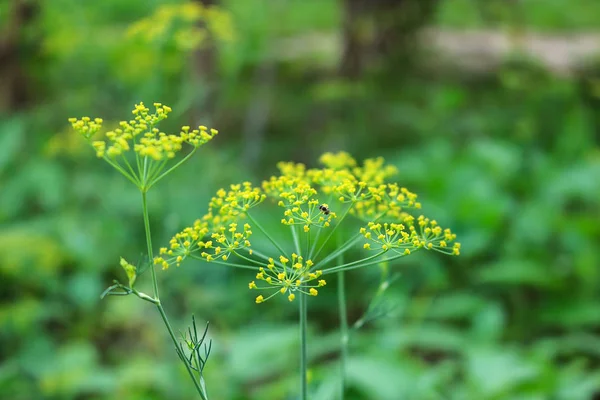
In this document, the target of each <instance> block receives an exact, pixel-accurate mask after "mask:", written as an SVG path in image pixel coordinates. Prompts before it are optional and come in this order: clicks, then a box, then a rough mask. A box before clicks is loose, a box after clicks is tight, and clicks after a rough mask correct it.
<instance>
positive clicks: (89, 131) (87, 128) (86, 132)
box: [69, 117, 103, 139]
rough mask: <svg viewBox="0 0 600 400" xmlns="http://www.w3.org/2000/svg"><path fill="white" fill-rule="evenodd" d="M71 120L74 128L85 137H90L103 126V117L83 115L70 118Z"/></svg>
mask: <svg viewBox="0 0 600 400" xmlns="http://www.w3.org/2000/svg"><path fill="white" fill-rule="evenodd" d="M69 122H70V123H71V125H72V126H73V129H75V131H77V132H78V133H79V134H80V135H81V136H83V137H84V138H85V139H90V138H91V137H92V136H94V135H95V134H96V132H98V131H99V130H100V129H101V128H102V122H103V121H102V118H94V119H93V120H92V119H91V118H90V117H83V118H81V119H77V118H69Z"/></svg>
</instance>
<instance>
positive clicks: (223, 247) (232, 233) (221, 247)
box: [198, 222, 252, 261]
mask: <svg viewBox="0 0 600 400" xmlns="http://www.w3.org/2000/svg"><path fill="white" fill-rule="evenodd" d="M251 235H252V230H251V229H250V225H248V224H244V228H243V231H242V232H238V224H237V223H235V222H232V223H231V224H229V227H227V228H225V227H224V226H220V227H219V228H218V229H217V231H216V232H213V233H212V234H211V235H210V237H211V239H212V240H208V241H206V242H202V241H200V242H198V247H200V248H204V249H205V250H206V251H203V252H202V253H201V254H200V255H201V256H202V258H204V259H205V260H206V261H212V260H214V259H216V258H220V259H222V260H223V261H227V259H228V258H229V256H230V255H231V253H235V252H236V251H237V250H241V249H244V248H249V247H250V241H249V240H248V238H249V237H250V236H251ZM250 254H252V250H250Z"/></svg>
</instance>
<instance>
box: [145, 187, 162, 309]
mask: <svg viewBox="0 0 600 400" xmlns="http://www.w3.org/2000/svg"><path fill="white" fill-rule="evenodd" d="M142 213H143V215H144V230H145V231H146V247H147V248H148V262H149V263H150V275H151V276H152V290H153V292H154V298H155V299H156V300H158V301H160V297H159V296H158V282H157V281H156V271H155V270H154V255H153V252H152V235H151V234H150V218H149V216H148V203H147V199H146V192H145V191H142Z"/></svg>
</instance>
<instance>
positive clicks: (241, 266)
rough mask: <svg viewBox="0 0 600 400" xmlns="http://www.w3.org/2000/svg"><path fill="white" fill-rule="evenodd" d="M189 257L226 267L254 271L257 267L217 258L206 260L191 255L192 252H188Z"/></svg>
mask: <svg viewBox="0 0 600 400" xmlns="http://www.w3.org/2000/svg"><path fill="white" fill-rule="evenodd" d="M189 257H190V258H193V259H194V260H200V261H204V262H205V263H208V264H219V265H226V266H228V267H234V268H242V269H251V270H254V271H258V267H255V266H253V265H244V264H235V263H230V262H228V261H219V260H212V261H206V259H205V258H202V257H199V256H196V255H193V254H190V256H189Z"/></svg>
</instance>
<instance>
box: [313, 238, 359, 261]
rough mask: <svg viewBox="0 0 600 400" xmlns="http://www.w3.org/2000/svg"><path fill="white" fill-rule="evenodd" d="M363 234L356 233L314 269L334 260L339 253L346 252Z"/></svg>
mask: <svg viewBox="0 0 600 400" xmlns="http://www.w3.org/2000/svg"><path fill="white" fill-rule="evenodd" d="M361 236H362V235H361V234H360V233H357V234H356V235H354V236H352V237H351V238H350V239H348V240H347V241H346V242H345V243H344V244H342V245H341V246H340V247H338V249H336V250H335V251H333V252H331V253H330V254H328V255H327V257H325V258H324V259H322V260H321V261H319V262H318V263H317V265H315V267H314V269H319V268H320V267H321V266H322V265H326V264H327V263H328V262H329V261H331V260H333V259H334V258H336V257H337V256H338V255H340V254H343V253H345V252H346V251H347V250H348V249H349V248H350V247H352V246H354V244H355V243H356V242H357V241H358V239H360V237H361Z"/></svg>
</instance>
